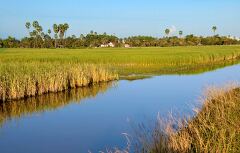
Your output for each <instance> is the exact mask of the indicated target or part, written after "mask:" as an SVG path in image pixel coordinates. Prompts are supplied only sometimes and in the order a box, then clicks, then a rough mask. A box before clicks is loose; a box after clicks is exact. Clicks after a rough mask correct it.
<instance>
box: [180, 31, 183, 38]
mask: <svg viewBox="0 0 240 153" xmlns="http://www.w3.org/2000/svg"><path fill="white" fill-rule="evenodd" d="M182 35H183V31H182V30H181V31H179V37H180V38H181V37H182Z"/></svg>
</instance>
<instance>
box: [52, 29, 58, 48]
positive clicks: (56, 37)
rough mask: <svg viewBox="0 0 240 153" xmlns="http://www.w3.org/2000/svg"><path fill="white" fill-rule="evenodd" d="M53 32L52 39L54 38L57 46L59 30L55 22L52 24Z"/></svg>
mask: <svg viewBox="0 0 240 153" xmlns="http://www.w3.org/2000/svg"><path fill="white" fill-rule="evenodd" d="M53 32H54V33H55V34H54V39H55V48H57V39H58V32H59V27H58V25H57V24H53Z"/></svg>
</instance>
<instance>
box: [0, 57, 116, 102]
mask: <svg viewBox="0 0 240 153" xmlns="http://www.w3.org/2000/svg"><path fill="white" fill-rule="evenodd" d="M117 78H118V75H117V74H114V73H112V72H109V71H108V70H106V69H105V68H103V67H101V66H96V65H90V64H81V65H79V64H67V63H65V64H61V63H51V62H43V63H36V62H28V61H25V62H20V63H16V62H9V63H1V65H0V101H8V100H16V99H21V98H25V97H31V96H36V95H42V94H45V93H50V92H59V91H64V90H67V89H70V88H77V87H84V86H89V85H91V84H96V83H100V82H107V81H111V80H115V79H117Z"/></svg>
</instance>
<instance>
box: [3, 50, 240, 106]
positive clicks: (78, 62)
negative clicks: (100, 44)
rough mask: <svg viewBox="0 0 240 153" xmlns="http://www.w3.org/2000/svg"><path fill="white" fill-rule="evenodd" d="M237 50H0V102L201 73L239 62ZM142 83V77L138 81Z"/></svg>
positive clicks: (239, 52)
mask: <svg viewBox="0 0 240 153" xmlns="http://www.w3.org/2000/svg"><path fill="white" fill-rule="evenodd" d="M239 58H240V47H239V46H212V47H211V46H206V47H203V46H202V47H169V48H131V49H125V48H114V49H78V50H77V49H75V50H70V49H57V50H55V49H54V50H52V49H22V48H14V49H1V50H0V100H1V101H6V100H13V99H19V98H25V97H31V96H35V95H41V94H45V93H49V92H58V91H63V90H66V89H69V88H76V87H83V86H88V85H90V84H96V83H99V82H106V81H111V80H116V79H118V78H119V76H120V77H121V78H124V76H130V79H131V80H134V78H133V77H132V76H136V77H137V78H139V76H137V75H136V74H141V75H146V74H148V75H149V74H151V75H152V74H186V73H199V72H203V71H207V70H211V69H215V68H217V67H219V66H220V67H221V66H222V67H223V66H225V65H226V64H233V63H234V62H238V59H239ZM140 78H143V77H140Z"/></svg>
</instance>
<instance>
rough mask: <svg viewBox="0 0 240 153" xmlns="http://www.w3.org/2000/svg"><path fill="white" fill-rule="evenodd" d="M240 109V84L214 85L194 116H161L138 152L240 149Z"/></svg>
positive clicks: (141, 139) (213, 152) (143, 136)
mask: <svg viewBox="0 0 240 153" xmlns="http://www.w3.org/2000/svg"><path fill="white" fill-rule="evenodd" d="M239 112H240V89H239V88H235V87H234V88H229V87H228V88H223V89H217V88H211V89H210V90H207V94H206V97H205V98H204V100H203V106H202V108H200V109H196V116H195V117H194V118H192V119H186V120H174V119H171V120H168V122H167V123H166V121H163V120H161V119H159V121H158V124H157V126H156V128H155V130H154V131H153V132H151V134H149V133H147V134H146V133H143V134H141V136H140V137H139V141H138V142H139V144H140V146H141V147H140V149H139V148H138V150H137V152H149V153H161V152H163V153H165V152H170V153H171V152H172V153H191V152H197V153H202V152H206V153H216V152H223V153H228V152H239V151H240V120H239V118H240V114H239Z"/></svg>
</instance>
